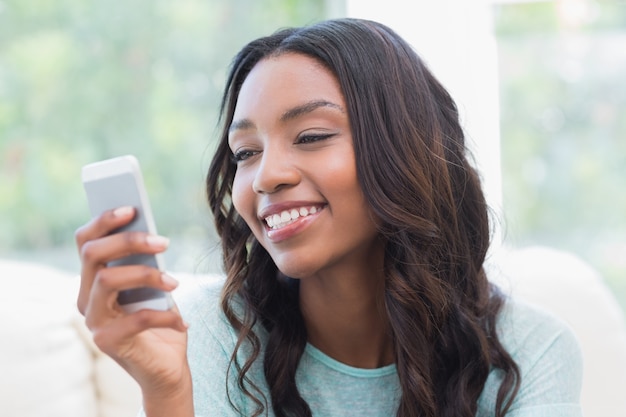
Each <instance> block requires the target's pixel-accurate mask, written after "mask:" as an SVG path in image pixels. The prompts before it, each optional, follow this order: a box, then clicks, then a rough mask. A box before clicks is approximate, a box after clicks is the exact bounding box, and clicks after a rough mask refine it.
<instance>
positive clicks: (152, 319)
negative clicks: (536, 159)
mask: <svg viewBox="0 0 626 417" xmlns="http://www.w3.org/2000/svg"><path fill="white" fill-rule="evenodd" d="M222 122H223V130H222V134H221V137H220V141H219V144H218V148H217V151H216V153H215V156H214V158H213V162H212V164H211V167H210V169H209V173H208V176H207V193H208V199H209V204H210V206H211V209H212V211H213V214H214V216H215V224H216V227H217V230H218V232H219V235H220V236H221V240H222V248H223V255H224V267H225V272H226V281H225V283H224V285H223V286H222V287H220V288H217V289H215V288H212V287H207V288H202V289H198V290H197V291H194V292H193V293H190V294H186V296H184V297H183V296H181V297H180V298H179V305H180V307H181V309H182V317H184V318H185V320H186V321H187V322H189V323H190V327H189V329H188V331H187V327H188V326H187V325H186V324H185V322H183V320H182V318H181V313H180V312H179V311H178V310H177V309H176V308H175V309H173V310H172V311H169V312H156V311H146V310H144V311H140V312H138V313H135V314H131V315H124V314H123V313H122V312H121V311H120V309H119V307H118V306H117V305H116V301H115V300H116V296H117V293H118V292H119V291H120V290H122V289H126V288H132V287H136V286H145V285H147V286H153V287H156V288H159V289H163V290H167V291H171V290H172V289H173V288H175V286H176V284H175V282H174V281H173V280H172V279H171V278H170V277H168V276H167V275H165V274H162V273H160V272H159V271H155V270H151V269H148V268H144V267H117V268H106V267H105V265H106V263H107V262H108V261H110V260H112V259H115V258H117V257H120V256H123V255H124V254H128V253H133V252H141V253H156V252H160V251H163V250H165V248H166V247H167V241H166V239H164V238H161V237H155V236H145V235H141V234H113V235H108V233H110V232H111V231H112V230H115V229H116V228H118V227H119V226H120V225H123V224H125V223H127V222H128V221H130V219H131V218H132V216H133V211H132V210H129V209H128V208H120V209H118V210H116V211H113V212H109V213H105V214H104V215H103V216H101V217H100V218H97V219H95V220H94V221H92V222H91V223H89V224H87V225H86V226H84V227H83V228H81V229H80V230H79V231H78V232H77V242H78V246H79V248H80V251H81V259H82V263H83V272H82V286H81V292H80V294H79V301H78V305H79V308H80V310H81V312H83V313H84V314H85V316H86V321H87V324H88V325H89V327H90V328H91V329H92V331H93V333H94V339H95V341H96V343H97V344H98V346H100V348H101V349H102V350H104V351H105V352H106V353H108V354H109V355H111V356H112V357H113V358H114V359H116V360H117V361H118V362H119V363H120V364H121V365H122V366H123V367H125V369H127V370H128V372H129V373H130V374H131V375H132V376H133V377H134V378H135V379H136V380H137V381H138V382H139V384H140V386H141V387H142V392H143V396H144V410H145V414H146V415H147V416H149V417H155V416H173V415H176V416H192V415H194V413H195V415H198V416H209V415H212V416H213V415H215V416H237V415H246V416H247V415H253V416H260V415H269V416H272V415H275V416H311V415H314V416H348V415H358V416H390V415H397V416H402V417H405V416H433V417H434V416H474V415H479V416H498V417H501V416H504V415H507V416H513V415H514V416H531V415H532V416H538V415H545V416H548V415H550V416H556V415H558V416H579V415H580V414H581V412H580V407H579V404H578V395H579V390H580V372H581V366H580V352H579V350H578V346H577V344H576V341H575V339H574V338H573V336H572V334H571V333H570V331H569V330H568V329H567V328H566V327H565V326H564V325H563V324H562V323H560V322H559V321H557V320H555V319H554V318H552V317H550V316H547V315H545V314H544V313H542V312H539V311H536V310H534V309H532V308H531V307H529V306H526V305H524V304H521V303H519V302H515V301H514V300H510V299H507V298H505V296H504V295H503V294H501V293H500V292H499V291H498V289H497V288H496V287H495V286H493V285H492V284H490V283H489V281H488V280H487V277H486V274H485V270H484V268H483V263H484V261H485V255H486V252H487V249H488V246H489V235H490V229H489V221H488V207H487V205H486V203H485V199H484V196H483V193H482V190H481V184H480V180H479V178H478V176H477V173H476V171H475V170H474V169H473V168H472V167H471V165H470V163H469V162H468V156H467V149H466V147H465V144H464V137H463V132H462V129H461V127H460V125H459V121H458V114H457V110H456V107H455V104H454V102H453V101H452V100H451V98H450V96H449V95H448V93H447V92H446V91H445V90H444V88H443V87H442V86H441V85H440V84H439V83H438V82H437V80H436V79H435V78H434V77H433V76H432V74H431V73H430V72H429V71H428V69H427V68H426V66H425V65H424V64H423V63H422V62H421V61H420V59H419V57H418V56H417V55H416V54H415V53H414V52H413V51H412V49H411V48H410V47H409V45H408V44H407V43H406V42H405V41H403V40H402V39H401V38H400V37H399V36H398V35H397V34H395V33H394V32H393V31H392V30H390V29H389V28H387V27H385V26H383V25H381V24H378V23H375V22H371V21H364V20H356V19H340V20H331V21H326V22H321V23H319V24H316V25H312V26H308V27H304V28H298V29H286V30H282V31H279V32H277V33H275V34H273V35H271V36H268V37H265V38H261V39H258V40H256V41H253V42H251V43H250V44H248V45H247V46H245V47H244V48H243V49H242V51H240V53H239V54H238V55H237V56H236V58H235V60H234V62H233V66H232V69H231V72H230V75H229V78H228V81H227V85H226V90H225V94H224V99H223V103H222ZM218 300H219V301H218ZM218 303H219V306H220V307H221V308H220V307H218ZM187 334H188V335H189V342H187Z"/></svg>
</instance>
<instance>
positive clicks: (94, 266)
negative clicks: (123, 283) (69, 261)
mask: <svg viewBox="0 0 626 417" xmlns="http://www.w3.org/2000/svg"><path fill="white" fill-rule="evenodd" d="M134 216H135V209H134V208H132V207H128V206H125V207H120V208H117V209H114V210H109V211H106V212H104V213H102V214H101V215H100V216H97V217H95V218H93V219H92V220H91V221H89V223H87V224H85V225H84V226H82V227H80V228H79V229H77V230H76V232H75V235H74V237H75V239H76V245H77V248H78V251H79V254H80V258H81V284H80V290H79V295H78V297H77V301H76V304H77V307H78V310H79V311H80V312H81V314H84V313H85V308H86V305H87V300H88V298H89V293H90V292H91V285H92V282H93V279H94V277H95V274H96V272H97V271H98V270H99V269H101V268H103V267H105V266H106V265H105V263H104V262H102V261H98V260H97V259H98V257H97V256H95V255H94V254H93V253H92V252H93V250H94V249H96V250H97V247H96V248H85V245H87V243H88V242H90V241H92V240H95V239H99V238H102V237H103V236H106V235H108V234H109V233H111V232H112V231H113V230H115V229H117V228H120V227H122V226H124V225H125V224H127V223H129V222H130V221H131V220H132V219H133V217H134ZM87 246H88V247H89V246H90V245H87Z"/></svg>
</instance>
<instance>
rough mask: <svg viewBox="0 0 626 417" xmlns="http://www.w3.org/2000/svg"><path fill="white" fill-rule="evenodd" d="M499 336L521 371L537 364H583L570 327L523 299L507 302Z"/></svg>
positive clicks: (499, 320)
mask: <svg viewBox="0 0 626 417" xmlns="http://www.w3.org/2000/svg"><path fill="white" fill-rule="evenodd" d="M498 335H499V337H500V341H501V342H502V344H503V345H504V347H505V348H506V349H507V351H508V352H509V354H511V356H512V357H513V358H514V359H515V360H516V362H518V365H519V366H520V367H522V371H528V370H529V369H528V367H529V366H533V365H534V366H536V365H538V364H541V365H543V366H547V365H551V366H555V367H560V366H563V365H565V366H567V365H577V368H578V365H580V364H581V362H582V354H581V350H580V346H579V343H578V339H576V336H575V335H574V333H573V331H572V330H571V328H570V327H569V326H568V325H567V324H566V323H565V322H564V321H563V320H561V319H560V318H558V317H556V316H555V315H553V314H552V313H549V312H547V311H546V310H543V309H541V308H539V307H537V306H534V305H532V304H529V303H526V302H524V301H521V300H516V299H513V298H509V299H507V301H506V304H505V306H504V308H503V309H502V312H501V313H500V316H499V318H498Z"/></svg>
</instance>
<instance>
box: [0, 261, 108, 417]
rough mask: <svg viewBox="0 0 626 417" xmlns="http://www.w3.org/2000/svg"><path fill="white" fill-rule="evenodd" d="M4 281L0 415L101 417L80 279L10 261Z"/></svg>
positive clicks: (3, 267)
mask: <svg viewBox="0 0 626 417" xmlns="http://www.w3.org/2000/svg"><path fill="white" fill-rule="evenodd" d="M0 277H2V278H1V279H2V283H3V285H2V291H0V340H1V342H0V369H2V372H0V397H1V398H0V415H3V416H20V417H41V416H46V417H67V416H81V417H98V416H97V414H96V410H97V405H96V402H97V401H96V391H95V388H94V384H93V378H92V376H93V371H94V369H93V360H92V358H93V353H92V352H91V350H90V349H89V347H88V346H87V345H86V344H85V343H84V340H83V338H82V337H81V335H80V334H79V331H78V330H77V327H76V324H77V320H78V317H77V316H78V312H77V311H76V304H75V301H74V299H75V296H76V290H77V284H78V282H77V280H76V278H74V277H72V276H69V275H67V274H65V273H62V272H60V271H57V270H55V269H52V268H47V267H42V266H35V265H31V264H25V263H20V262H12V261H11V262H9V261H0Z"/></svg>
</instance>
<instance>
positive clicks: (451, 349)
mask: <svg viewBox="0 0 626 417" xmlns="http://www.w3.org/2000/svg"><path fill="white" fill-rule="evenodd" d="M285 53H298V54H304V55H307V56H309V57H312V58H314V59H316V60H317V61H319V62H320V63H321V64H322V65H324V66H325V67H326V68H327V69H328V70H330V71H331V72H332V73H333V74H334V75H335V76H336V78H337V80H338V82H339V85H340V87H341V90H342V92H343V94H344V97H345V101H346V105H347V112H348V115H349V120H350V127H351V130H352V134H353V141H354V152H355V155H356V167H357V176H358V180H359V183H360V185H361V187H362V189H363V192H364V194H365V198H366V200H367V202H368V204H369V205H370V207H371V209H372V210H373V212H374V214H375V216H376V218H377V219H379V232H380V234H381V236H382V237H383V239H384V241H385V256H384V276H385V281H384V291H385V294H384V300H385V309H386V313H387V315H388V320H389V323H390V326H391V334H392V338H393V346H394V353H395V362H396V365H397V372H398V376H399V380H400V385H401V388H402V394H401V398H400V403H399V407H398V411H397V416H399V417H409V416H421V417H435V416H437V417H452V416H455V417H459V416H463V417H470V416H474V415H475V413H476V411H477V400H478V398H479V396H480V394H481V392H482V390H483V387H484V385H485V381H486V379H487V376H488V375H489V373H490V370H491V369H492V368H497V369H499V370H500V372H501V374H502V382H501V385H500V388H499V391H498V396H497V404H496V409H495V410H494V414H495V416H497V417H502V416H504V415H505V414H506V412H507V411H508V409H509V408H510V406H511V403H512V401H513V399H514V397H515V396H516V394H517V391H518V389H519V384H520V372H519V369H518V367H517V365H516V363H515V362H514V360H513V359H512V358H511V356H510V355H509V354H508V353H507V351H506V350H505V349H504V347H503V346H502V344H501V343H500V341H499V339H498V334H497V332H496V320H497V316H498V314H499V312H500V310H501V308H502V306H503V304H504V296H503V295H502V294H501V293H500V292H499V291H498V289H497V288H496V287H495V286H493V285H492V284H490V283H489V281H488V280H487V277H486V274H485V270H484V268H483V263H484V261H485V257H486V253H487V250H488V247H489V242H490V237H491V229H490V222H489V209H488V206H487V204H486V201H485V197H484V195H483V191H482V188H481V182H480V178H479V176H478V175H477V172H476V171H475V169H474V168H473V167H472V165H471V164H470V162H469V154H468V150H467V149H466V146H465V139H464V134H463V131H462V128H461V126H460V124H459V117H458V112H457V108H456V105H455V103H454V101H453V100H452V99H451V97H450V95H449V94H448V93H447V92H446V90H445V89H444V88H443V87H442V85H441V84H440V83H439V82H438V81H437V80H436V79H435V78H434V76H433V75H432V74H431V73H430V72H429V70H428V68H427V67H426V65H425V64H424V63H423V62H422V61H421V59H420V58H419V56H418V55H417V54H416V53H415V51H414V50H413V49H412V48H411V47H410V45H408V44H407V43H406V42H405V41H404V40H403V39H402V38H401V37H399V36H398V35H397V34H396V33H395V32H394V31H392V30H391V29H390V28H388V27H386V26H384V25H382V24H379V23H376V22H372V21H367V20H360V19H336V20H328V21H323V22H320V23H317V24H313V25H309V26H305V27H302V28H290V29H282V30H279V31H278V32H276V33H274V34H273V35H271V36H267V37H263V38H260V39H257V40H255V41H252V42H250V43H249V44H248V45H246V46H245V47H244V48H243V49H242V50H241V51H240V52H239V54H238V55H237V56H236V57H235V59H234V61H233V63H232V67H231V70H230V73H229V76H228V79H227V85H226V89H225V92H224V96H223V100H222V116H221V123H222V124H223V130H222V132H221V137H220V139H219V144H218V147H217V150H216V153H215V155H214V158H213V160H212V163H211V166H210V168H209V172H208V176H207V182H206V186H207V194H208V200H209V204H210V207H211V210H212V212H213V214H214V216H215V224H216V227H217V231H218V233H219V235H220V237H221V243H222V250H223V258H224V267H225V271H226V274H227V279H226V283H225V285H224V289H223V293H222V309H223V311H224V313H225V314H226V316H227V318H228V320H229V321H230V323H231V325H232V326H233V327H234V328H235V329H236V330H237V332H238V335H239V339H238V343H237V345H236V347H235V351H234V352H233V354H232V357H231V366H230V367H229V370H228V373H229V374H230V373H232V372H236V375H237V383H238V388H239V389H241V390H242V391H243V393H245V395H247V396H248V397H250V398H251V399H252V400H253V401H254V402H255V404H256V412H255V414H254V416H258V415H262V414H264V413H265V412H266V411H267V408H268V399H266V398H264V396H263V394H262V393H261V390H260V389H259V387H257V386H255V385H254V383H253V382H252V381H251V380H250V379H249V378H248V377H247V372H248V371H249V369H250V367H251V365H252V363H253V362H254V361H256V360H258V359H260V356H261V350H262V349H261V342H260V339H259V337H258V334H257V333H255V331H254V329H255V328H256V326H258V325H259V324H260V325H262V326H263V327H264V328H265V329H266V330H267V332H268V335H269V336H268V342H267V346H265V347H264V349H263V350H264V352H265V353H264V356H263V358H262V360H263V366H264V372H265V377H266V381H267V384H268V386H269V392H270V396H271V399H270V400H271V407H272V410H273V411H274V413H275V415H276V416H278V417H283V416H311V415H312V414H311V410H310V408H309V406H308V404H307V403H306V401H304V399H303V398H302V397H301V396H300V394H299V392H298V388H297V386H296V369H297V367H298V363H299V361H300V358H301V357H302V354H303V352H304V348H305V346H306V342H307V333H306V328H305V325H304V321H303V318H302V315H301V312H300V310H299V304H298V285H297V282H295V283H294V281H293V280H290V279H281V277H280V275H281V274H280V272H279V271H278V270H277V267H276V265H275V264H274V262H273V261H272V259H271V258H270V256H269V254H268V253H267V252H266V251H265V249H264V248H263V247H262V246H261V245H260V244H259V243H258V241H257V240H256V239H255V238H254V236H253V235H252V233H251V231H250V229H249V228H248V226H247V225H246V223H245V222H244V221H243V219H242V218H241V217H240V216H239V214H238V213H237V212H236V211H235V209H234V207H233V205H232V202H231V197H232V196H231V194H232V189H231V187H232V183H233V178H234V175H235V171H236V165H235V164H234V163H233V162H232V159H231V156H232V153H231V151H230V149H229V147H228V142H227V139H228V128H229V125H230V123H231V122H232V117H233V112H234V109H235V106H236V104H237V98H238V94H239V91H240V89H241V85H242V83H243V82H244V80H245V79H246V77H247V75H248V74H249V73H250V71H251V70H252V68H253V67H254V66H255V65H256V64H257V63H258V62H259V61H261V60H263V59H265V58H267V57H275V56H280V55H281V54H285ZM236 304H237V305H239V306H241V305H243V308H241V307H239V308H235V305H236ZM244 346H247V347H246V348H245V352H246V354H247V356H245V357H246V358H247V359H246V360H245V361H240V360H238V359H237V353H238V352H239V351H244V350H242V349H243V347H244ZM231 402H232V401H231ZM233 406H234V404H233Z"/></svg>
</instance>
